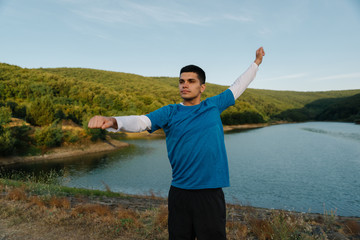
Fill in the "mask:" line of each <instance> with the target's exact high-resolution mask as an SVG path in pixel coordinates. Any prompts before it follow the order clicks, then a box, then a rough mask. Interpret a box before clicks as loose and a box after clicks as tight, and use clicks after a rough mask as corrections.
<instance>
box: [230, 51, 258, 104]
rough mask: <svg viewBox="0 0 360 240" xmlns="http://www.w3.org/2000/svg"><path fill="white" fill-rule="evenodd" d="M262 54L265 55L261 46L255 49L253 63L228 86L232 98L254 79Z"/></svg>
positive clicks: (237, 95)
mask: <svg viewBox="0 0 360 240" xmlns="http://www.w3.org/2000/svg"><path fill="white" fill-rule="evenodd" d="M263 56H265V52H264V49H263V48H262V47H261V48H259V49H258V50H257V51H256V59H255V61H254V63H252V64H251V65H250V67H249V68H248V69H247V70H246V71H245V72H244V73H243V74H242V75H241V76H240V77H238V78H237V79H236V80H235V82H234V83H233V84H232V85H231V86H230V87H229V89H230V90H231V91H232V93H233V95H234V98H235V99H237V98H238V97H240V95H241V94H242V93H243V92H244V91H245V89H246V88H247V87H248V86H249V84H250V83H251V82H252V81H253V80H254V78H255V76H256V72H257V70H258V67H259V65H260V64H261V63H262V59H263Z"/></svg>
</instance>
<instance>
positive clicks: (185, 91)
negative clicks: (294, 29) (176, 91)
mask: <svg viewBox="0 0 360 240" xmlns="http://www.w3.org/2000/svg"><path fill="white" fill-rule="evenodd" d="M181 93H183V94H187V93H190V91H188V90H182V91H181Z"/></svg>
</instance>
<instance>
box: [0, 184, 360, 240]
mask: <svg viewBox="0 0 360 240" xmlns="http://www.w3.org/2000/svg"><path fill="white" fill-rule="evenodd" d="M28 179H31V180H28V181H19V180H10V179H3V178H2V179H0V239H3V238H5V239H24V236H26V239H95V240H96V239H151V240H155V239H159V240H161V239H168V234H167V214H168V213H167V205H166V200H165V199H162V200H161V199H160V200H159V198H154V196H147V197H139V196H130V195H125V194H120V193H114V192H112V191H111V189H110V188H109V187H108V186H107V187H106V191H99V190H88V189H79V188H69V187H63V186H59V185H57V184H54V183H51V184H49V183H43V182H41V181H38V180H37V181H34V179H32V178H28ZM46 179H48V178H46ZM50 182H51V181H50ZM156 201H158V202H156ZM150 203H151V204H150ZM359 220H360V219H359V218H346V219H345V218H344V219H341V218H340V217H338V216H336V214H335V212H333V211H330V212H328V211H325V212H324V214H318V215H310V214H302V213H294V212H288V211H280V210H268V209H258V208H253V207H249V206H241V205H228V206H227V225H226V230H227V235H228V239H229V240H232V239H259V240H266V239H279V240H280V239H281V240H282V239H284V240H285V239H286V240H289V239H308V240H311V239H332V238H333V236H334V234H341V235H342V236H344V237H346V238H348V239H359V237H360V224H359Z"/></svg>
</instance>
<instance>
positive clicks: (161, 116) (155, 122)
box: [145, 105, 171, 133]
mask: <svg viewBox="0 0 360 240" xmlns="http://www.w3.org/2000/svg"><path fill="white" fill-rule="evenodd" d="M170 113H171V106H170V105H168V106H165V107H162V108H159V109H158V110H155V111H153V112H151V113H149V114H147V115H145V116H147V117H148V118H149V119H150V121H151V130H149V132H150V133H152V132H154V131H156V130H158V129H160V128H164V127H165V126H166V125H167V124H168V122H169V119H170Z"/></svg>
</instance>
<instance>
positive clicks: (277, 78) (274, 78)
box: [263, 73, 307, 81]
mask: <svg viewBox="0 0 360 240" xmlns="http://www.w3.org/2000/svg"><path fill="white" fill-rule="evenodd" d="M305 76H307V74H306V73H297V74H291V75H284V76H279V77H272V78H264V79H263V80H264V81H277V80H284V79H297V78H304V77H305Z"/></svg>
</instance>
